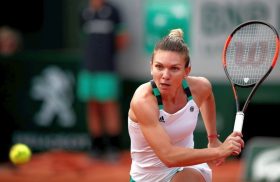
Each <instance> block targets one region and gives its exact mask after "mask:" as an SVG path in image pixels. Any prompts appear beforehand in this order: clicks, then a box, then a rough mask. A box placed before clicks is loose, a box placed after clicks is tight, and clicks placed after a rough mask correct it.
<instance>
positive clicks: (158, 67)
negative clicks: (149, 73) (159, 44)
mask: <svg viewBox="0 0 280 182" xmlns="http://www.w3.org/2000/svg"><path fill="white" fill-rule="evenodd" d="M155 67H156V68H157V69H158V70H162V69H163V66H162V65H160V64H156V65H155Z"/></svg>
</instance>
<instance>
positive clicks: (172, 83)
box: [151, 50, 190, 94]
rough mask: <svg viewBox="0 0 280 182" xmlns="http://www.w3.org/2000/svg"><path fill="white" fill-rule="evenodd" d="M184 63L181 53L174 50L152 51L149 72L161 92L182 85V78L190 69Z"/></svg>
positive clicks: (169, 90) (172, 89) (167, 91)
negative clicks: (152, 56) (152, 55)
mask: <svg viewBox="0 0 280 182" xmlns="http://www.w3.org/2000/svg"><path fill="white" fill-rule="evenodd" d="M185 64H186V62H185V60H184V57H183V55H181V54H178V53H176V52H172V51H163V50H158V51H156V52H155V53H154V58H153V61H152V62H151V74H152V76H153V80H154V81H155V82H156V85H157V87H158V89H159V90H160V92H161V93H162V94H164V93H165V92H166V93H169V92H175V91H176V90H177V89H178V88H179V87H182V86H181V84H182V80H183V79H184V77H185V76H186V75H187V74H188V73H189V71H190V68H189V67H188V68H185Z"/></svg>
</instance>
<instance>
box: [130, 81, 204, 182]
mask: <svg viewBox="0 0 280 182" xmlns="http://www.w3.org/2000/svg"><path fill="white" fill-rule="evenodd" d="M151 83H152V85H153V92H154V95H155V96H156V97H157V99H158V104H159V107H160V112H159V113H160V115H159V122H160V124H161V125H162V127H163V128H164V129H165V130H166V132H167V134H168V135H169V137H170V139H171V142H172V143H173V144H174V145H177V146H181V147H188V148H193V147H194V140H193V132H194V130H195V127H196V123H197V118H198V114H199V108H198V106H197V105H196V103H195V102H194V100H193V99H192V96H191V94H190V91H189V89H188V86H187V84H186V82H185V83H184V82H183V86H184V89H185V91H186V94H187V97H188V102H187V104H186V105H185V106H184V107H183V108H182V109H180V110H179V111H177V112H176V113H174V114H169V113H167V112H165V111H164V110H163V109H162V108H163V106H162V101H161V98H159V97H160V94H159V92H158V89H157V88H156V86H155V84H154V82H153V81H151ZM128 131H129V135H130V139H131V158H132V164H131V170H130V176H131V178H132V179H133V180H131V181H136V182H156V181H162V182H167V181H170V179H171V178H172V176H173V175H174V174H175V173H176V172H177V171H179V170H180V167H172V168H168V167H167V166H165V164H164V163H162V162H161V160H160V159H159V158H158V157H157V155H156V154H155V153H154V151H153V149H152V148H151V147H150V146H149V144H148V143H147V141H146V139H145V138H144V136H143V134H142V131H141V129H140V126H139V124H138V123H136V122H134V121H132V120H131V119H130V118H128ZM159 140H160V138H159ZM207 167H208V166H207Z"/></svg>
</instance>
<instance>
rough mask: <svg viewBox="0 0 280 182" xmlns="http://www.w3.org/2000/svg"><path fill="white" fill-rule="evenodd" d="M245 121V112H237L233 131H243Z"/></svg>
mask: <svg viewBox="0 0 280 182" xmlns="http://www.w3.org/2000/svg"><path fill="white" fill-rule="evenodd" d="M243 121H244V113H243V112H241V111H239V112H237V113H236V116H235V122H234V128H233V131H238V132H240V133H241V132H242V128H243Z"/></svg>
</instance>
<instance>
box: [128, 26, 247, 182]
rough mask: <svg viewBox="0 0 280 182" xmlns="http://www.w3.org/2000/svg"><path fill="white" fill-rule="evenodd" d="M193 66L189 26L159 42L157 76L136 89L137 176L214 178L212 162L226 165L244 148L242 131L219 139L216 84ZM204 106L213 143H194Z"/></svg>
mask: <svg viewBox="0 0 280 182" xmlns="http://www.w3.org/2000/svg"><path fill="white" fill-rule="evenodd" d="M190 70H191V67H190V58H189V51H188V47H187V45H186V44H185V43H184V41H183V31H182V30H181V29H173V30H171V32H170V34H169V35H167V36H166V37H164V38H163V39H162V40H161V41H160V42H159V43H158V44H157V45H156V47H155V50H154V52H153V55H152V59H151V75H152V78H153V79H152V80H151V81H150V82H147V83H144V84H142V85H141V86H139V87H138V88H137V89H136V91H135V93H134V96H133V98H132V100H131V103H130V109H129V113H128V115H129V116H128V129H129V135H130V139H131V158H132V164H131V170H130V181H131V182H134V181H135V182H159V181H160V182H170V181H171V182H179V181H180V182H183V181H188V182H190V181H192V182H194V181H195V182H201V181H206V182H210V181H212V171H211V169H210V168H209V166H208V164H207V163H208V162H215V163H216V165H220V164H221V163H223V162H224V160H225V158H226V157H228V156H230V155H238V154H239V153H240V152H241V150H242V147H243V146H244V142H243V140H242V134H241V133H239V132H233V133H231V134H230V135H229V136H228V137H227V138H226V140H225V141H224V142H223V143H222V142H221V141H220V140H219V138H218V134H217V129H216V113H215V112H216V109H215V101H214V96H213V93H212V88H211V84H210V82H209V81H208V80H207V79H206V78H204V77H194V76H189V73H190ZM199 112H201V115H202V118H203V120H204V124H205V128H206V131H207V134H208V141H209V143H208V148H203V149H194V139H193V132H194V129H195V127H196V123H197V118H198V114H199Z"/></svg>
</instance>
